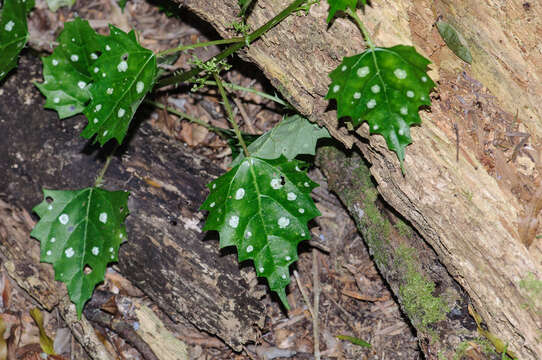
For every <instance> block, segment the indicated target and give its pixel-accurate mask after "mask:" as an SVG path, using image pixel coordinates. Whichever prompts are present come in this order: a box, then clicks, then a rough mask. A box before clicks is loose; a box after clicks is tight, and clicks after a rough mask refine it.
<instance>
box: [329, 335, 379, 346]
mask: <svg viewBox="0 0 542 360" xmlns="http://www.w3.org/2000/svg"><path fill="white" fill-rule="evenodd" d="M337 339H339V340H345V341H348V342H351V343H352V344H356V345H359V346H363V347H366V348H370V347H371V344H369V343H368V342H367V341H365V340H362V339H360V338H357V337H354V336H348V335H337Z"/></svg>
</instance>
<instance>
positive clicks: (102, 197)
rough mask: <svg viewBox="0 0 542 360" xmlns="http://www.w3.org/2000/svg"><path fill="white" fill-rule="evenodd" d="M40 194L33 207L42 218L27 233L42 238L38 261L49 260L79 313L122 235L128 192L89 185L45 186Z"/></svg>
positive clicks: (115, 255)
mask: <svg viewBox="0 0 542 360" xmlns="http://www.w3.org/2000/svg"><path fill="white" fill-rule="evenodd" d="M43 195H44V201H43V202H41V203H40V204H38V205H37V206H36V207H34V209H33V211H34V212H36V214H38V216H39V217H40V221H39V222H38V223H37V224H36V226H35V227H34V229H33V230H32V232H31V234H30V235H31V236H32V237H34V238H36V239H38V240H39V241H40V243H41V261H42V262H46V263H50V264H53V268H54V270H55V280H59V281H62V282H64V283H66V285H67V288H68V294H69V296H70V299H71V301H72V302H73V303H74V304H75V306H76V308H77V313H78V315H79V316H81V313H82V311H83V306H84V305H85V303H86V301H87V300H88V299H90V297H91V296H92V291H93V290H94V287H95V286H96V285H97V284H98V283H100V282H101V281H103V279H104V275H105V270H106V267H107V264H108V263H110V262H114V261H117V256H118V250H119V246H120V244H121V243H122V242H123V241H124V240H125V239H126V228H125V225H124V219H125V218H126V216H127V215H128V206H127V199H128V196H129V193H128V192H125V191H107V190H103V189H100V188H87V189H82V190H73V191H72V190H68V191H61V190H46V189H44V190H43ZM90 270H91V271H90ZM89 271H90V272H89Z"/></svg>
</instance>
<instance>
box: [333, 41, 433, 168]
mask: <svg viewBox="0 0 542 360" xmlns="http://www.w3.org/2000/svg"><path fill="white" fill-rule="evenodd" d="M429 64H430V61H429V60H427V59H426V58H424V57H423V56H422V55H420V54H419V53H418V52H416V50H415V49H414V48H413V47H412V46H405V45H397V46H394V47H391V48H375V50H374V51H372V50H371V49H368V50H366V51H365V52H363V53H361V54H359V55H355V56H351V57H345V58H344V59H343V61H342V62H341V64H340V65H339V66H338V67H337V68H336V69H335V70H333V71H332V72H331V73H330V74H329V76H330V78H331V81H332V82H331V85H330V86H329V91H328V93H327V95H326V99H335V100H336V101H337V116H338V117H339V118H341V117H343V116H349V117H350V118H351V120H352V123H353V125H354V126H358V125H360V124H361V123H362V122H363V121H367V122H368V123H369V129H370V132H371V133H376V134H381V135H382V136H383V137H384V138H385V139H386V143H387V145H388V148H389V149H390V150H393V151H395V153H396V154H397V157H398V158H399V161H400V162H401V165H402V163H403V160H404V157H405V148H406V146H407V145H408V144H410V143H411V142H412V139H411V137H410V126H411V125H413V124H419V123H421V118H420V116H419V114H418V109H419V107H420V106H423V105H426V106H430V105H431V101H430V98H429V92H430V91H431V89H432V88H433V87H434V86H435V83H434V82H433V80H431V78H430V77H429V76H428V75H427V66H428V65H429Z"/></svg>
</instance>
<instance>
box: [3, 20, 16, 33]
mask: <svg viewBox="0 0 542 360" xmlns="http://www.w3.org/2000/svg"><path fill="white" fill-rule="evenodd" d="M14 26H15V23H14V22H13V21H11V20H10V21H8V23H7V24H6V26H4V29H5V30H6V31H8V32H9V31H11V30H12V29H13V27H14Z"/></svg>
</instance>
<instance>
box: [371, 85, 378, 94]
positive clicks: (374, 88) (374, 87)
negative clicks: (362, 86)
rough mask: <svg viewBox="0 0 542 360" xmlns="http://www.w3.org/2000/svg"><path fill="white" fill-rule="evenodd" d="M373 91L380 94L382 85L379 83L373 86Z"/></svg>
mask: <svg viewBox="0 0 542 360" xmlns="http://www.w3.org/2000/svg"><path fill="white" fill-rule="evenodd" d="M371 91H372V92H373V93H375V94H378V93H379V92H380V86H379V85H377V84H375V85H373V86H371Z"/></svg>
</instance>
